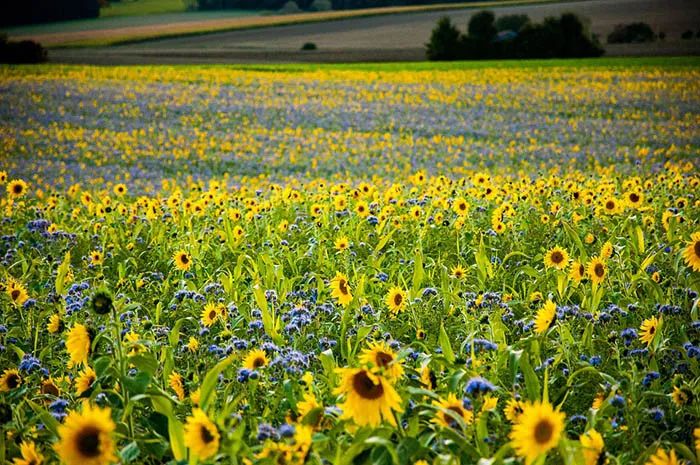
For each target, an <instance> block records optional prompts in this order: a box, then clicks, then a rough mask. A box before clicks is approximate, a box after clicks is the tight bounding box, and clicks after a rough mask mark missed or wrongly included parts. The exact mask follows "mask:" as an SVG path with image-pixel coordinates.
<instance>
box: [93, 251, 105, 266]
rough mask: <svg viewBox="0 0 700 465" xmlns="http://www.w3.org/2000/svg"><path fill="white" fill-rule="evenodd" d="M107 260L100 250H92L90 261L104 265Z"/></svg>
mask: <svg viewBox="0 0 700 465" xmlns="http://www.w3.org/2000/svg"><path fill="white" fill-rule="evenodd" d="M104 262H105V256H104V254H103V253H102V252H100V251H99V250H93V251H92V252H90V263H92V264H93V265H102V264H103V263H104Z"/></svg>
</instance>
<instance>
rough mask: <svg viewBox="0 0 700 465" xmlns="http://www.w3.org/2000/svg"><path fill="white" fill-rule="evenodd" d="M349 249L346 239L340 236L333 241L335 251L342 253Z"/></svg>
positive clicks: (348, 242)
mask: <svg viewBox="0 0 700 465" xmlns="http://www.w3.org/2000/svg"><path fill="white" fill-rule="evenodd" d="M348 248H350V241H349V240H348V238H347V237H345V236H342V237H339V238H338V239H336V240H335V250H337V251H338V252H342V251H344V250H347V249H348Z"/></svg>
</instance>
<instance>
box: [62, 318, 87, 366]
mask: <svg viewBox="0 0 700 465" xmlns="http://www.w3.org/2000/svg"><path fill="white" fill-rule="evenodd" d="M66 350H67V351H68V356H69V357H70V363H69V366H73V365H79V364H85V363H87V359H88V355H89V354H90V334H89V333H88V330H87V328H86V327H85V326H84V325H82V324H80V323H76V324H74V325H73V327H72V328H71V329H70V331H68V338H67V339H66Z"/></svg>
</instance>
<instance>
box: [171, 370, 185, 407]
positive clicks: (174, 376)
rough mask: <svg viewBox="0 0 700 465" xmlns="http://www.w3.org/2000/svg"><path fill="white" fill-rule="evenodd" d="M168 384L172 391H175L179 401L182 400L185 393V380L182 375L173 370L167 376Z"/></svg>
mask: <svg viewBox="0 0 700 465" xmlns="http://www.w3.org/2000/svg"><path fill="white" fill-rule="evenodd" d="M168 385H169V386H170V388H171V389H172V390H173V391H175V394H177V398H178V400H179V401H181V402H182V401H183V400H185V398H186V397H187V393H186V391H185V380H184V379H183V378H182V375H180V374H179V373H177V372H175V371H173V372H172V373H170V376H168Z"/></svg>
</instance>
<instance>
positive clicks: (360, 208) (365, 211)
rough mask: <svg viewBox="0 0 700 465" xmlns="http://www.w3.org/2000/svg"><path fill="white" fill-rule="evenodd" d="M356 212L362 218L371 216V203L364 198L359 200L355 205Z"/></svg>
mask: <svg viewBox="0 0 700 465" xmlns="http://www.w3.org/2000/svg"><path fill="white" fill-rule="evenodd" d="M355 213H357V216H359V217H360V218H366V217H367V216H369V205H367V202H365V201H364V200H360V201H359V202H357V204H356V205H355Z"/></svg>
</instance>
